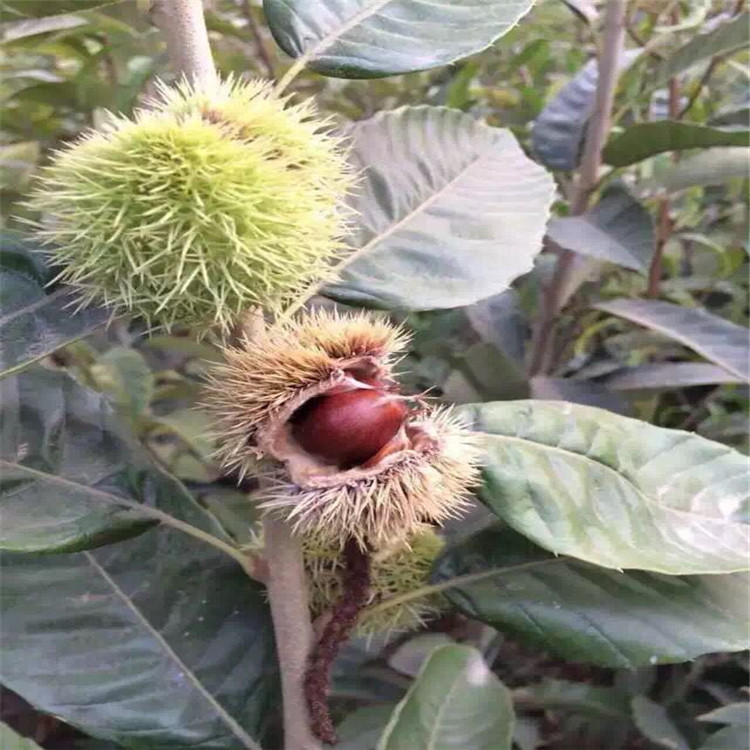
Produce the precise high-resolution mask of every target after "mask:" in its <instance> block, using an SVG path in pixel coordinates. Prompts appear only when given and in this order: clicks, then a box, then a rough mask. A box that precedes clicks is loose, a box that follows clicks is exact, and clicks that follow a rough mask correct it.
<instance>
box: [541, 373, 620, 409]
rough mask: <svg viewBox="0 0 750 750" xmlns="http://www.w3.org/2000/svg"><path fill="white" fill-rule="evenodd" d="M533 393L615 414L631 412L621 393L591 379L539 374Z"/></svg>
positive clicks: (542, 397) (546, 399) (543, 397)
mask: <svg viewBox="0 0 750 750" xmlns="http://www.w3.org/2000/svg"><path fill="white" fill-rule="evenodd" d="M531 395H532V396H533V397H534V398H535V399H540V400H542V401H570V402H571V403H573V404H584V405H585V406H597V407H599V408H600V409H608V410H609V411H613V412H615V414H625V415H628V414H630V413H631V408H630V405H629V404H628V402H627V401H626V400H625V399H624V398H623V397H622V396H621V395H620V394H618V393H612V391H610V390H609V389H608V388H607V387H606V386H603V385H601V384H599V383H592V382H591V381H589V380H573V379H572V378H549V377H546V376H544V375H537V376H535V377H533V378H532V379H531Z"/></svg>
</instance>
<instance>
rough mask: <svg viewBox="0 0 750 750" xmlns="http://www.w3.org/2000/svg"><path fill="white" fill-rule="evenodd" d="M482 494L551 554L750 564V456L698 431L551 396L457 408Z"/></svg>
mask: <svg viewBox="0 0 750 750" xmlns="http://www.w3.org/2000/svg"><path fill="white" fill-rule="evenodd" d="M459 413H460V414H462V415H463V416H464V417H465V419H466V421H467V422H468V423H469V425H470V426H471V427H472V428H473V429H474V430H476V431H477V432H481V433H484V435H485V439H484V443H485V446H486V458H485V465H484V486H483V487H482V488H481V490H480V497H481V498H482V500H484V502H485V503H486V504H487V505H488V506H489V507H490V509H491V510H492V511H493V512H494V513H495V514H497V515H498V516H499V517H501V518H502V519H504V520H505V521H507V522H508V523H509V524H510V525H511V526H513V527H514V528H515V529H516V530H518V531H519V532H521V533H523V534H525V535H526V536H528V537H529V538H531V539H533V540H534V541H535V542H536V543H537V544H539V545H541V546H542V547H544V548H545V549H548V550H551V551H553V552H555V553H557V554H564V555H571V556H573V557H577V558H580V559H583V560H588V561H589V562H592V563H595V564H597V565H603V566H605V567H609V568H618V569H621V568H639V569H643V570H655V571H659V572H663V573H668V574H672V575H679V574H687V573H729V572H732V571H739V570H747V569H749V568H750V559H748V555H747V549H748V540H749V539H750V526H748V525H747V523H746V521H747V517H748V497H747V496H748V488H749V487H750V483H749V482H748V478H749V477H750V462H748V460H747V458H746V457H745V456H742V455H741V454H740V453H738V452H737V451H735V450H732V449H731V448H728V447H726V446H724V445H721V444H719V443H714V442H712V441H710V440H706V439H705V438H702V437H699V436H698V435H692V434H690V433H687V432H682V431H680V430H667V429H664V428H661V427H655V426H654V425H650V424H648V423H646V422H641V421H639V420H637V419H630V418H628V417H622V416H619V415H617V414H613V413H611V412H608V411H604V410H602V409H595V408H593V407H590V406H580V405H578V404H569V403H555V402H552V401H547V402H542V401H506V402H496V403H487V404H474V405H472V406H464V407H460V409H459Z"/></svg>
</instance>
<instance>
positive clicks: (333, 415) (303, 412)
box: [292, 388, 409, 469]
mask: <svg viewBox="0 0 750 750" xmlns="http://www.w3.org/2000/svg"><path fill="white" fill-rule="evenodd" d="M408 411H409V410H408V408H407V406H406V404H405V403H404V400H403V399H402V398H401V397H399V396H397V395H395V394H393V393H389V392H388V391H385V390H382V389H379V388H377V389H375V388H373V389H369V388H358V389H355V390H351V391H344V392H343V393H335V394H332V395H323V396H318V397H316V398H313V399H311V400H310V401H308V402H307V403H306V404H304V405H303V406H302V407H301V408H300V409H299V410H298V411H297V413H296V414H295V415H294V417H293V419H292V423H293V424H292V434H293V435H294V438H295V439H296V441H297V442H298V443H299V444H300V445H301V446H302V448H304V449H305V450H306V451H307V452H308V453H311V454H313V455H315V456H319V457H320V458H323V459H325V460H326V461H331V462H333V463H336V464H337V465H338V466H339V467H340V468H342V469H348V468H351V467H352V466H358V465H360V464H364V463H365V462H366V461H367V460H368V459H370V458H372V457H373V456H375V455H376V454H377V453H378V452H379V451H380V450H381V449H382V448H383V447H384V446H385V445H387V444H388V442H389V441H390V440H391V439H392V438H393V437H395V435H396V433H397V432H398V431H399V429H400V428H401V425H402V424H403V423H404V420H405V419H406V415H407V414H408Z"/></svg>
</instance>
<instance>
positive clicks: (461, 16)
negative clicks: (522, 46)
mask: <svg viewBox="0 0 750 750" xmlns="http://www.w3.org/2000/svg"><path fill="white" fill-rule="evenodd" d="M533 4H534V0H483V2H482V6H481V13H479V12H478V8H477V5H476V3H475V2H474V0H451V2H450V3H436V2H418V1H415V0H264V3H263V10H264V11H265V14H266V18H267V19H268V25H269V27H270V29H271V32H272V34H273V36H274V38H275V39H276V41H277V42H278V44H279V46H280V47H281V48H282V49H283V50H284V52H286V53H287V54H288V55H290V56H291V57H296V58H301V59H302V60H304V62H305V64H306V66H307V67H309V68H310V69H311V70H314V71H316V72H317V73H322V74H323V75H327V76H337V77H339V78H378V77H380V76H389V75H396V74H399V73H410V72H412V71H415V70H427V69H428V68H435V67H438V66H439V65H447V64H448V63H450V62H453V61H454V60H458V59H459V58H461V57H466V56H467V55H472V54H474V53H475V52H479V51H480V50H482V49H484V48H485V47H488V46H489V45H490V44H492V42H494V41H495V40H496V39H499V38H500V37H501V36H503V35H504V34H505V33H506V32H508V31H510V29H511V28H512V27H513V26H515V24H516V23H517V22H518V20H519V19H520V18H521V17H522V16H523V15H525V14H526V13H527V12H528V11H529V9H530V8H531V6H532V5H533Z"/></svg>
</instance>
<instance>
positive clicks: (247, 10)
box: [242, 0, 275, 78]
mask: <svg viewBox="0 0 750 750" xmlns="http://www.w3.org/2000/svg"><path fill="white" fill-rule="evenodd" d="M242 13H243V15H244V16H245V18H246V19H247V27H248V28H249V29H250V33H251V34H252V35H253V39H254V40H255V48H256V51H257V53H258V58H259V59H260V61H261V63H263V67H264V68H265V69H266V73H267V74H268V77H269V78H273V77H274V75H275V70H274V67H273V62H272V61H271V56H270V55H269V54H268V49H267V47H266V40H265V39H263V34H261V32H260V29H259V28H258V22H257V21H256V20H255V15H254V13H253V7H252V5H250V0H243V2H242Z"/></svg>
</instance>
